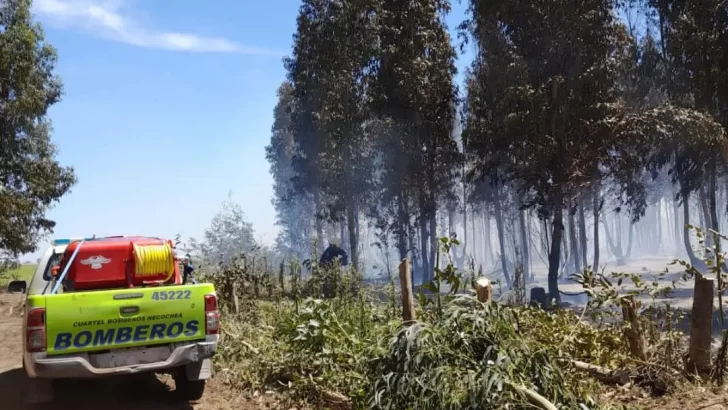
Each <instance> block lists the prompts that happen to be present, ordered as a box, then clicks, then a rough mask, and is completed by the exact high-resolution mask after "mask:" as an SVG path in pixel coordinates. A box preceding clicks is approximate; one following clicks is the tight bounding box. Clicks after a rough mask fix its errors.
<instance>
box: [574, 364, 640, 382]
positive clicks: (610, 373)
mask: <svg viewBox="0 0 728 410" xmlns="http://www.w3.org/2000/svg"><path fill="white" fill-rule="evenodd" d="M569 362H570V363H571V365H572V366H574V367H576V368H577V369H579V370H583V371H586V372H588V373H589V374H590V375H591V376H593V377H595V378H596V379H598V380H599V381H601V382H604V383H609V384H619V385H624V384H627V383H629V381H630V375H629V373H627V372H626V371H624V370H612V369H607V368H604V367H601V366H597V365H593V364H590V363H585V362H580V361H578V360H570V361H569Z"/></svg>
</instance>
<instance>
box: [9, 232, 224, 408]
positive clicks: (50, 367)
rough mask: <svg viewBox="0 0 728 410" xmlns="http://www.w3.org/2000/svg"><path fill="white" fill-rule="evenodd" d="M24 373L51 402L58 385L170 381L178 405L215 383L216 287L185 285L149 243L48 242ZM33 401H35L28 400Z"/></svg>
mask: <svg viewBox="0 0 728 410" xmlns="http://www.w3.org/2000/svg"><path fill="white" fill-rule="evenodd" d="M8 291H9V292H14V293H18V292H23V293H26V295H27V296H26V300H25V313H24V320H23V335H24V339H23V350H24V354H23V367H24V369H25V371H26V373H27V374H28V376H29V377H30V379H31V385H33V384H35V386H37V387H35V388H33V387H31V388H33V389H40V390H39V391H42V392H45V393H40V394H35V396H38V397H41V396H43V397H44V398H42V399H39V401H47V400H50V399H52V392H53V389H52V386H53V383H52V381H53V380H54V379H75V378H100V377H107V376H117V375H130V374H136V373H142V372H154V373H168V374H171V375H172V377H173V378H174V381H175V391H176V392H177V393H178V394H179V397H180V398H181V399H183V400H198V399H200V398H201V397H202V395H203V393H204V389H205V381H206V380H207V379H208V378H209V377H210V376H211V372H212V370H211V367H212V366H211V358H212V357H213V356H214V355H215V352H216V350H217V344H218V338H219V335H218V332H219V319H220V317H219V312H218V305H217V296H216V294H215V289H214V287H213V285H212V284H209V283H202V284H192V285H188V284H183V283H182V279H181V276H180V272H179V261H178V259H177V258H176V256H175V253H174V249H173V246H172V243H171V242H170V241H165V240H162V239H158V238H148V237H107V238H98V239H97V238H88V239H79V240H70V239H67V240H54V241H53V242H52V243H51V246H50V247H48V249H47V250H46V251H45V253H44V254H43V256H42V257H41V258H40V262H39V264H38V267H37V268H36V271H35V274H34V276H33V278H32V279H31V281H30V284H27V283H26V282H25V281H12V282H10V284H9V285H8ZM31 395H33V394H32V393H31Z"/></svg>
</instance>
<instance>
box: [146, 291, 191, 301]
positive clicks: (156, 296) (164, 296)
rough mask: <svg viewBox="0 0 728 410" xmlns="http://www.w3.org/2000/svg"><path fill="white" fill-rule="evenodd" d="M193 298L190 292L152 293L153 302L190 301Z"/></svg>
mask: <svg viewBox="0 0 728 410" xmlns="http://www.w3.org/2000/svg"><path fill="white" fill-rule="evenodd" d="M191 296H192V292H191V291H189V290H169V291H166V292H154V293H152V299H153V300H175V299H189V298H190V297H191Z"/></svg>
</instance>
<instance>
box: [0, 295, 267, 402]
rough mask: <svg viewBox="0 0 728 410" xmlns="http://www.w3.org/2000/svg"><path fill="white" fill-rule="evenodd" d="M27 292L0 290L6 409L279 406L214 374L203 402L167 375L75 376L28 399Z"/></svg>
mask: <svg viewBox="0 0 728 410" xmlns="http://www.w3.org/2000/svg"><path fill="white" fill-rule="evenodd" d="M22 300H23V298H22V297H19V296H17V295H8V294H0V409H2V410H31V409H34V410H35V409H43V410H65V409H75V410H85V409H89V410H90V409H93V410H98V409H104V410H132V409H133V410H227V409H230V410H252V409H266V408H274V407H275V406H274V405H273V404H264V402H265V403H269V402H271V400H263V399H265V397H262V398H261V399H260V400H252V399H246V398H244V397H243V396H242V395H240V394H236V393H234V392H231V391H230V389H229V388H227V387H226V386H222V385H221V384H220V383H218V382H216V381H215V379H214V378H213V379H212V380H210V381H209V382H208V384H207V388H206V390H205V395H204V396H203V398H202V400H201V401H200V402H197V403H188V402H183V401H179V400H177V399H176V397H175V395H174V392H173V390H174V381H172V380H171V379H170V378H168V377H165V376H156V377H155V376H154V375H146V376H145V375H142V376H138V377H130V378H111V379H104V380H90V381H77V382H76V381H74V382H68V383H63V384H60V385H59V386H58V388H57V389H56V392H55V398H54V400H53V401H52V402H51V403H47V404H44V405H43V406H39V407H33V406H31V405H28V404H26V402H25V397H26V392H27V387H28V377H27V375H26V374H25V370H23V368H22V338H21V331H22V326H21V324H22V323H21V316H22V311H21V309H22Z"/></svg>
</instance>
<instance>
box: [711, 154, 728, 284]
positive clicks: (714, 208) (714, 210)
mask: <svg viewBox="0 0 728 410" xmlns="http://www.w3.org/2000/svg"><path fill="white" fill-rule="evenodd" d="M716 171H717V170H716V158H715V156H714V158H713V160H712V161H711V166H710V173H709V174H708V209H709V211H710V213H709V214H708V215H709V216H710V220H711V221H710V222H711V229H713V230H714V231H715V232H718V233H720V223H719V222H718V203H717V200H716V191H717V190H718V184H717V182H718V181H717V179H718V177H717V175H716ZM708 237H710V238H711V239H714V237H713V235H712V234H710V233H709V234H708ZM715 239H717V241H714V242H715V244H714V246H715V253H716V254H720V252H721V249H722V246H721V245H722V244H721V241H722V239H720V237H717V238H715ZM721 269H722V270H723V271H724V272H725V271H727V270H728V269H727V267H726V264H725V262H723V266H721Z"/></svg>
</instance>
